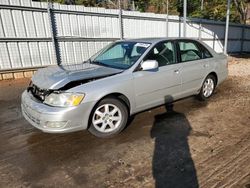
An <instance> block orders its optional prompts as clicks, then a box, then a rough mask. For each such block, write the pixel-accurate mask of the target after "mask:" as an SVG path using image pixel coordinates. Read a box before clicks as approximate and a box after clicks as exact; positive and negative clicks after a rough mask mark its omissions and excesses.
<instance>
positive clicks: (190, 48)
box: [178, 41, 202, 62]
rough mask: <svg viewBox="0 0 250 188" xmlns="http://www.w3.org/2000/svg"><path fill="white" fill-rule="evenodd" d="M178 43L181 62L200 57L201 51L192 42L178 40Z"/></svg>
mask: <svg viewBox="0 0 250 188" xmlns="http://www.w3.org/2000/svg"><path fill="white" fill-rule="evenodd" d="M178 44H179V47H180V58H181V62H186V61H194V60H199V59H202V52H201V51H200V49H199V48H198V46H197V45H196V44H195V43H194V42H192V41H180V42H178Z"/></svg>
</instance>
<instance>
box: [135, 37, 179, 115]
mask: <svg viewBox="0 0 250 188" xmlns="http://www.w3.org/2000/svg"><path fill="white" fill-rule="evenodd" d="M146 60H156V61H157V62H158V64H159V68H158V69H157V70H150V71H143V70H139V71H136V72H134V73H133V77H134V90H135V101H136V111H141V110H144V109H147V108H151V107H154V106H157V105H161V104H164V103H166V102H170V101H172V100H174V99H176V98H177V97H178V95H179V94H180V92H181V75H180V68H181V65H180V64H178V63H176V62H177V59H176V50H175V47H174V44H173V43H172V42H170V41H165V42H160V43H158V44H156V45H155V47H154V48H152V49H151V51H150V52H149V53H148V55H147V56H146V57H145V58H144V60H143V61H146Z"/></svg>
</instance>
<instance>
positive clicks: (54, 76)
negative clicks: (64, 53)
mask: <svg viewBox="0 0 250 188" xmlns="http://www.w3.org/2000/svg"><path fill="white" fill-rule="evenodd" d="M122 71H123V70H121V69H115V68H110V67H105V66H100V65H96V64H91V63H82V64H74V65H64V66H62V65H60V66H49V67H47V68H43V69H39V70H38V71H37V72H36V73H35V74H34V75H33V77H32V83H33V84H34V85H36V86H37V87H39V88H41V89H51V90H57V89H60V88H62V87H64V86H65V85H66V84H69V83H70V82H74V81H82V83H86V82H88V81H91V80H95V79H98V78H103V77H106V76H111V75H114V74H118V73H120V72H122Z"/></svg>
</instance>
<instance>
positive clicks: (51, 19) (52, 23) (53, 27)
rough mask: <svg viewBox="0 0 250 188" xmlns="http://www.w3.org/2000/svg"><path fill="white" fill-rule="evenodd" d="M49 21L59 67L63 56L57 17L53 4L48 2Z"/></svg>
mask: <svg viewBox="0 0 250 188" xmlns="http://www.w3.org/2000/svg"><path fill="white" fill-rule="evenodd" d="M47 11H48V19H49V23H50V32H51V38H52V45H53V48H54V52H55V58H56V63H57V65H60V64H61V55H60V48H59V43H58V40H57V27H56V19H55V15H54V13H53V3H51V2H49V1H48V8H47Z"/></svg>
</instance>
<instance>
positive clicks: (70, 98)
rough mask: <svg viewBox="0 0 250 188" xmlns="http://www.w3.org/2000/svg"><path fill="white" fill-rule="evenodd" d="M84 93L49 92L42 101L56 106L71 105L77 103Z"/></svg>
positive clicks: (80, 100)
mask: <svg viewBox="0 0 250 188" xmlns="http://www.w3.org/2000/svg"><path fill="white" fill-rule="evenodd" d="M84 96H85V94H82V93H51V94H50V95H49V96H47V97H46V98H45V101H44V103H45V104H48V105H50V106H57V107H72V106H77V105H79V104H80V103H81V102H82V100H83V98H84Z"/></svg>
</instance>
